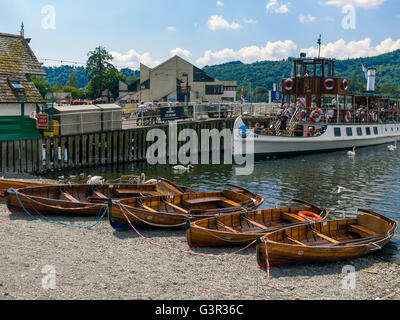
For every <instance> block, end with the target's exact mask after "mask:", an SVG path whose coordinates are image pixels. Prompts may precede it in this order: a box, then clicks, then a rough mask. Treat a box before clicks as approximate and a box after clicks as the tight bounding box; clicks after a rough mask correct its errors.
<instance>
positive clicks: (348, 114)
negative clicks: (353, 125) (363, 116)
mask: <svg viewBox="0 0 400 320" xmlns="http://www.w3.org/2000/svg"><path fill="white" fill-rule="evenodd" d="M352 118H353V116H352V114H351V112H350V111H347V112H346V115H345V116H344V119H345V120H346V122H347V123H349V122H351V120H352Z"/></svg>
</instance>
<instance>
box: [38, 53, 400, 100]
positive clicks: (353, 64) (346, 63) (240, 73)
mask: <svg viewBox="0 0 400 320" xmlns="http://www.w3.org/2000/svg"><path fill="white" fill-rule="evenodd" d="M362 65H364V66H366V67H376V68H377V79H376V81H377V89H378V90H380V91H382V92H383V93H385V94H398V95H400V89H399V88H400V50H397V51H394V52H390V53H386V54H382V55H379V56H376V57H369V58H358V59H348V60H337V62H336V69H335V70H336V76H337V77H346V78H349V79H351V80H352V84H353V85H352V88H353V89H359V88H360V87H361V86H362V83H363V73H362ZM44 69H45V71H46V72H47V74H48V76H47V77H46V79H45V80H46V81H48V82H49V83H50V85H52V86H53V85H55V84H56V83H57V81H60V82H61V84H62V85H63V86H64V85H65V84H66V83H67V81H68V77H69V75H70V74H71V73H72V72H75V74H76V76H77V78H78V82H79V87H80V88H84V87H86V85H87V82H88V79H87V76H86V73H85V68H84V67H73V66H60V67H44ZM203 70H204V71H206V72H207V73H208V74H209V75H210V76H213V77H216V78H218V79H220V80H236V81H237V82H238V85H239V87H245V92H247V90H248V89H247V88H248V87H249V86H250V84H251V87H252V88H253V90H254V89H256V88H259V89H258V91H259V92H260V93H262V95H263V96H264V95H265V94H266V93H265V92H266V89H267V90H270V89H271V88H272V86H273V83H275V82H279V81H280V80H282V78H286V77H288V76H290V71H291V63H290V61H288V60H280V61H261V62H255V63H251V64H244V63H242V62H240V61H234V62H229V63H224V64H220V65H214V66H206V67H204V68H203ZM120 71H121V73H122V74H123V75H125V76H126V77H127V79H128V78H130V77H132V76H135V77H136V78H139V77H140V71H137V70H136V71H133V70H130V69H122V70H120ZM246 87H247V88H246Z"/></svg>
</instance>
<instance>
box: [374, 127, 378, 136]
mask: <svg viewBox="0 0 400 320" xmlns="http://www.w3.org/2000/svg"><path fill="white" fill-rule="evenodd" d="M374 134H375V135H377V134H378V127H374Z"/></svg>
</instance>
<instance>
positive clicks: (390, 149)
mask: <svg viewBox="0 0 400 320" xmlns="http://www.w3.org/2000/svg"><path fill="white" fill-rule="evenodd" d="M388 150H389V151H395V150H397V140H396V141H395V142H394V145H390V146H388Z"/></svg>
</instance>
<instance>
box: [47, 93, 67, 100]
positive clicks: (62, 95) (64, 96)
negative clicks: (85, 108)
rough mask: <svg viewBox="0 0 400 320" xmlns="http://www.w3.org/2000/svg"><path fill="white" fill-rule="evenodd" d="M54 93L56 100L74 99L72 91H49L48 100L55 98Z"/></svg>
mask: <svg viewBox="0 0 400 320" xmlns="http://www.w3.org/2000/svg"><path fill="white" fill-rule="evenodd" d="M53 95H54V100H68V99H72V93H71V92H55V93H53V92H47V93H46V100H53Z"/></svg>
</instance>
